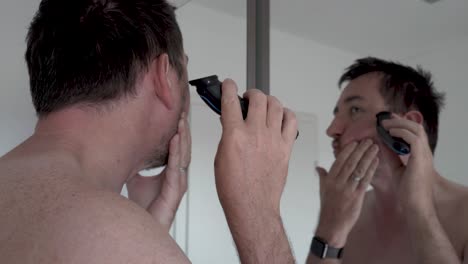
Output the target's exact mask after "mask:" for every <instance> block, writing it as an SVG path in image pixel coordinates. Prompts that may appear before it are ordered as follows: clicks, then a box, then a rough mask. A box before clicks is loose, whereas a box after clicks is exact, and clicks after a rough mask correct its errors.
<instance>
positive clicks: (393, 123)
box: [382, 115, 421, 135]
mask: <svg viewBox="0 0 468 264" xmlns="http://www.w3.org/2000/svg"><path fill="white" fill-rule="evenodd" d="M382 126H383V127H384V128H385V129H386V130H390V129H392V128H404V129H406V130H408V131H411V132H412V133H413V134H416V135H419V133H420V130H421V125H419V124H418V123H416V122H414V121H411V120H408V119H404V118H402V117H399V116H398V115H392V118H391V119H386V120H383V121H382Z"/></svg>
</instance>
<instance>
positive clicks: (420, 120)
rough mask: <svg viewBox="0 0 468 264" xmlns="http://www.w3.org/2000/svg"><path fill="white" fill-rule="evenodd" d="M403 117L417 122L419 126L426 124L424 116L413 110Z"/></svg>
mask: <svg viewBox="0 0 468 264" xmlns="http://www.w3.org/2000/svg"><path fill="white" fill-rule="evenodd" d="M403 117H404V118H406V119H408V120H411V121H413V122H416V123H418V124H421V125H422V124H423V122H424V117H423V115H422V114H421V112H419V111H416V110H411V111H409V112H407V113H406V114H405V115H404V116H403Z"/></svg>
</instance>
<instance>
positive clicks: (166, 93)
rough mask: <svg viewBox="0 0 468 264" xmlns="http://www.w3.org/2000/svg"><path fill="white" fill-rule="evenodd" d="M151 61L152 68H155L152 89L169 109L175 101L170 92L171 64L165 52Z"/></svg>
mask: <svg viewBox="0 0 468 264" xmlns="http://www.w3.org/2000/svg"><path fill="white" fill-rule="evenodd" d="M153 63H154V67H153V68H154V70H155V85H154V89H155V93H156V96H157V97H158V98H159V99H160V100H161V102H163V104H164V105H165V106H166V107H167V108H168V109H169V110H172V108H173V107H174V104H175V102H174V96H173V94H172V89H173V87H172V83H171V78H170V72H171V70H172V68H171V67H172V66H171V64H170V62H169V56H168V55H167V54H166V53H163V54H161V55H159V56H158V57H157V58H156V59H154V62H153Z"/></svg>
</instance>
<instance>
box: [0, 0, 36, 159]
mask: <svg viewBox="0 0 468 264" xmlns="http://www.w3.org/2000/svg"><path fill="white" fill-rule="evenodd" d="M37 6H38V2H37V1H31V0H29V1H28V0H6V1H2V2H1V4H0V34H1V36H2V38H1V40H0V47H1V48H0V156H2V155H3V154H5V153H6V152H8V151H9V150H10V149H11V148H13V147H14V146H16V145H17V144H18V143H20V142H21V141H22V140H24V139H25V138H26V137H27V136H29V135H30V134H31V133H32V131H33V129H34V125H35V120H36V117H35V114H34V109H33V107H32V104H31V99H30V98H31V97H30V95H29V79H28V75H27V70H26V65H25V62H24V52H25V50H26V44H25V37H26V30H27V27H28V24H29V22H30V20H31V19H32V17H33V14H34V12H35V11H36V8H37Z"/></svg>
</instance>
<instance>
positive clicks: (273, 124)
mask: <svg viewBox="0 0 468 264" xmlns="http://www.w3.org/2000/svg"><path fill="white" fill-rule="evenodd" d="M267 101H268V107H267V108H268V112H267V126H268V127H270V128H273V129H274V130H278V131H279V130H280V129H281V127H282V123H283V115H284V113H283V112H284V110H283V105H282V104H281V102H280V101H279V100H278V99H277V98H276V97H274V96H268V99H267Z"/></svg>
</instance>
